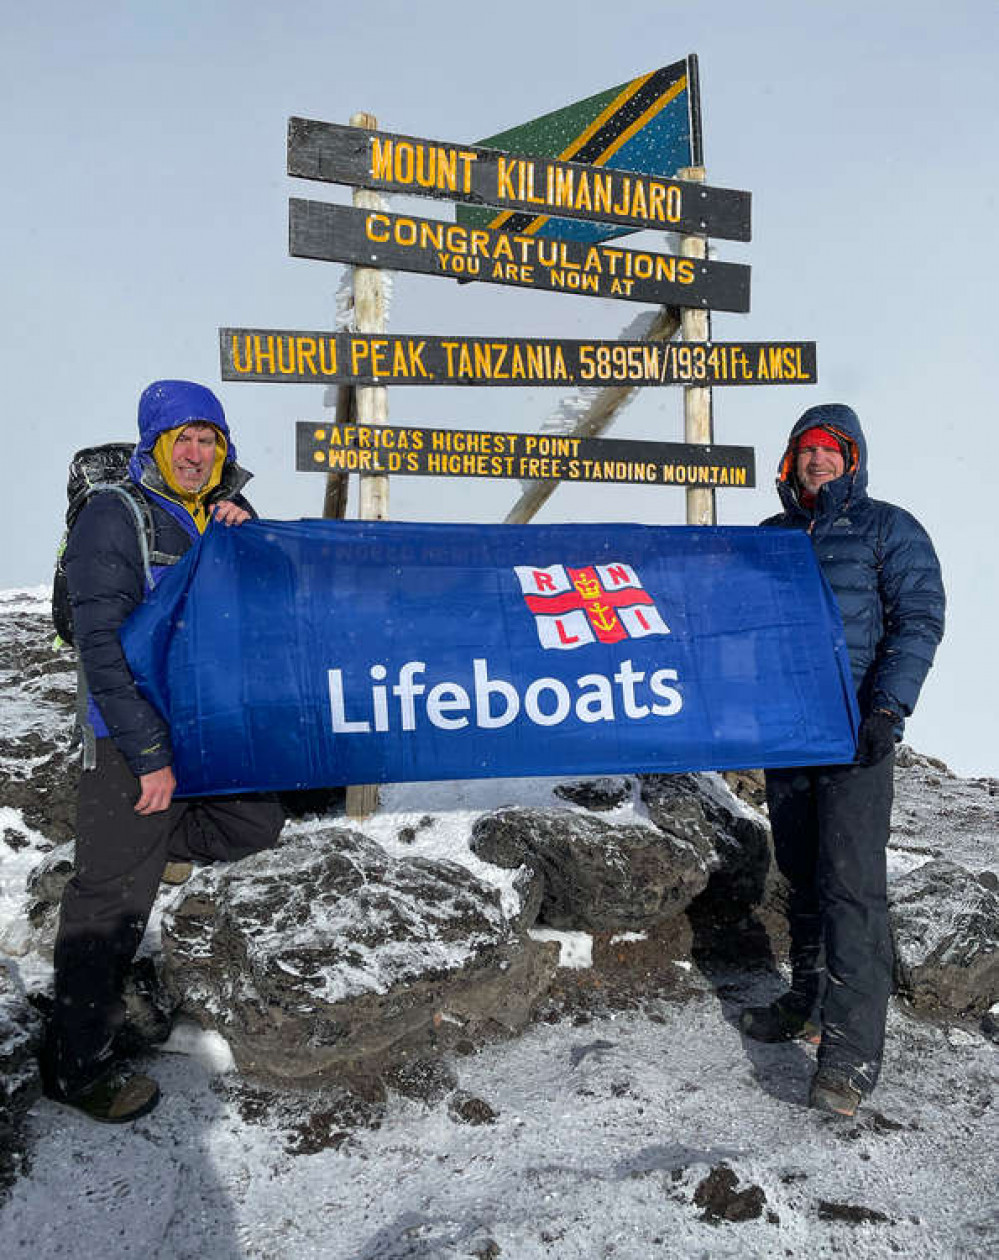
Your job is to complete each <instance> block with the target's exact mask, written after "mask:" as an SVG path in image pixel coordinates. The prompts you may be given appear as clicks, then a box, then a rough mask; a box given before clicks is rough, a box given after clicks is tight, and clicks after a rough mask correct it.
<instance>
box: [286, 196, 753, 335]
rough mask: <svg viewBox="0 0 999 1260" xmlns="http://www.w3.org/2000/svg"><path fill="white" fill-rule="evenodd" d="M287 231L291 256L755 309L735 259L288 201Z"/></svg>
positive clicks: (719, 307) (587, 292)
mask: <svg viewBox="0 0 999 1260" xmlns="http://www.w3.org/2000/svg"><path fill="white" fill-rule="evenodd" d="M289 228H290V232H289V253H291V254H292V255H293V256H294V257H296V258H318V259H322V260H325V261H327V262H343V263H358V264H361V265H363V266H365V267H385V268H389V269H390V270H395V271H416V272H421V273H423V274H426V275H434V276H446V277H451V278H452V279H470V280H482V281H485V282H487V283H490V284H509V285H516V286H519V287H522V288H535V289H542V290H544V291H546V292H566V293H576V294H580V295H583V296H589V297H602V298H608V297H618V298H623V299H625V300H627V301H631V302H647V303H649V302H651V303H655V304H657V305H662V304H671V305H676V306H681V307H683V306H695V307H698V306H703V307H707V308H709V309H712V310H723V311H743V312H744V311H748V310H749V268H748V267H745V266H742V265H741V264H738V263H723V262H709V261H707V260H696V259H690V258H680V257H677V256H676V255H673V254H656V253H650V252H648V251H646V250H637V249H618V248H614V247H612V246H610V245H587V244H583V243H581V242H577V241H559V240H549V239H545V238H539V237H536V236H524V235H519V234H515V233H508V232H497V231H494V230H492V229H490V228H466V227H463V226H462V225H461V224H459V223H445V222H443V221H441V220H436V219H423V218H417V217H415V216H410V215H400V214H390V213H388V212H377V211H376V212H369V211H365V210H357V209H354V208H353V207H349V206H336V205H329V204H327V203H325V202H319V201H303V200H301V199H299V198H297V197H293V198H292V199H291V201H290V202H289Z"/></svg>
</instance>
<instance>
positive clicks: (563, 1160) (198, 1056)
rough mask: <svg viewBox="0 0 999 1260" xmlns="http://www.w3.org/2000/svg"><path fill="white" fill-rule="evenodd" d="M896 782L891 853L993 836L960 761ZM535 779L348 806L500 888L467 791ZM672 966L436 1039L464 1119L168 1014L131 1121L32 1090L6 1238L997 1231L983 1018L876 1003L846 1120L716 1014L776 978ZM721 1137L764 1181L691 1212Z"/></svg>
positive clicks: (654, 1238) (799, 1059)
mask: <svg viewBox="0 0 999 1260" xmlns="http://www.w3.org/2000/svg"><path fill="white" fill-rule="evenodd" d="M45 597H46V592H45V591H41V590H40V591H39V592H28V593H24V594H21V593H18V595H17V597H16V598H15V597H14V595H10V596H9V598H6V597H5V596H4V595H3V593H0V613H2V612H3V611H4V610H5V609H6V608H7V607H8V606H9V607H10V608H11V609H12V610H13V609H15V608H16V610H17V611H38V610H39V609H40V608H41V607H42V606H43V602H44V598H45ZM22 603H23V604H24V605H25V607H24V608H23V609H22V608H21V606H20V605H21V604H22ZM934 777H936V779H937V781H936V782H935V783H933V782H928V779H931V778H934ZM900 782H902V783H903V784H904V785H905V791H904V798H903V799H902V800H901V801H900V807H899V811H898V816H899V819H900V822H901V828H900V834H899V841H900V843H899V845H898V847H897V848H896V849H893V855H892V856H893V863H894V864H895V868H896V869H897V870H898V871H899V872H901V871H902V870H905V869H909V868H911V867H912V866H914V865H918V864H920V863H921V862H923V861H926V860H928V859H929V858H930V857H932V856H934V851H935V850H937V849H939V850H941V851H942V850H945V849H946V848H947V847H948V845H953V846H954V848H955V849H957V850H958V852H952V853H951V856H954V857H956V858H957V860H961V861H966V862H967V864H968V865H969V866H971V868H972V869H979V868H980V867H982V866H984V865H991V866H994V865H995V838H994V836H993V835H991V834H985V832H984V831H983V830H982V829H981V828H977V829H976V824H975V819H974V814H973V811H972V814H971V815H968V814H967V812H965V813H964V814H963V815H961V816H960V818H959V817H958V815H959V814H960V811H959V810H958V809H957V808H956V806H955V801H956V800H957V798H958V797H959V796H960V794H961V791H962V781H960V780H955V779H953V778H952V777H950V778H948V776H947V774H946V772H945V771H943V772H941V774H940V775H939V776H935V775H934V773H932V772H926V771H923V770H919V771H918V772H917V771H909V772H906V774H905V775H903V776H902V777H901V779H900ZM553 786H554V784H553V782H551V781H549V780H541V779H531V780H527V781H513V780H495V781H481V782H475V783H439V784H416V785H409V786H401V787H393V788H389V789H387V790H386V791H385V793H384V795H383V809H382V812H380V813H379V814H378V815H377V816H376V817H375V818H374V819H372V820H369V821H368V822H366V823H364V824H362V825H360V826H359V827H358V829H359V830H361V831H363V832H364V833H365V834H367V835H368V836H370V837H371V838H372V839H375V840H377V841H378V842H379V843H380V844H382V845H384V847H385V848H386V849H387V850H388V851H389V852H391V853H395V854H402V853H406V854H409V855H412V854H419V855H421V856H426V857H435V858H448V859H450V860H453V861H459V862H461V863H463V864H464V865H466V866H470V867H471V868H472V869H473V870H474V871H475V872H476V874H478V875H480V876H481V877H482V878H485V879H488V880H489V881H490V882H491V883H493V884H494V885H495V886H497V887H498V888H499V889H500V890H501V892H502V894H503V897H504V901H507V900H510V901H511V902H512V899H513V898H514V894H513V890H512V886H511V884H510V879H511V873H510V872H506V871H499V870H497V868H494V867H491V866H488V865H487V864H486V863H482V862H480V861H479V860H478V859H476V858H475V857H474V856H473V855H471V854H470V853H469V851H468V847H467V836H468V833H469V830H470V827H471V825H472V824H473V822H474V820H475V818H476V817H478V816H479V814H481V813H482V812H483V811H485V810H490V809H496V808H500V807H502V806H506V805H513V804H518V805H550V804H553V803H554V802H555V798H554V797H553V795H552V788H553ZM959 803H960V802H959ZM559 804H561V805H562V806H563V807H564V802H559ZM608 817H614V818H616V819H617V820H618V821H629V822H640V821H642V820H643V811H642V808H641V805H640V803H639V802H637V801H636V800H635V799H634V798H633V799H632V800H631V801H629V802H626V803H625V804H624V805H623V806H621V807H620V809H619V810H618V811H615V813H614V814H611V815H608ZM302 826H303V829H305V830H309V829H310V828H312V829H318V826H319V824H303V825H302ZM8 832H9V833H10V834H11V835H13V836H15V837H16V838H17V839H18V841H20V840H21V839H22V838H23V839H24V841H25V844H24V845H23V846H22V847H19V848H14V847H11V845H10V844H9V843H7V844H0V951H2V954H3V955H4V956H3V957H0V961H2V962H5V963H6V965H8V966H9V967H11V968H12V969H13V970H14V971H15V974H16V975H18V976H20V977H21V978H22V979H23V980H25V981H27V982H29V983H30V984H32V985H35V986H37V985H38V984H39V983H42V982H44V979H45V977H46V975H47V971H48V968H49V964H48V962H47V961H46V959H45V957H44V953H43V952H41V951H39V949H38V941H37V938H36V937H34V936H33V935H32V933H30V932H29V931H28V929H27V925H26V923H25V920H24V911H25V897H24V880H25V878H26V877H27V874H28V873H29V871H30V870H31V869H32V867H33V866H34V865H35V864H36V863H37V861H38V855H39V849H40V848H41V847H42V843H41V837H38V836H37V834H32V833H30V829H26V828H25V826H24V823H23V820H22V819H21V817H20V815H19V814H18V813H17V812H16V811H14V810H11V809H9V808H5V807H3V806H2V803H0V833H2V834H4V835H6V834H7V833H8ZM989 854H991V861H986V860H985V857H984V856H983V855H989ZM180 891H181V890H174V891H172V892H165V893H164V894H163V896H162V897H161V898H160V901H159V903H158V914H157V916H155V918H154V922H153V923H152V924H151V928H150V932H149V933H148V936H147V941H146V943H145V948H146V949H155V948H156V946H157V942H158V919H159V914H161V913H162V908H163V906H164V905H165V904H167V901H168V899H169V898H171V897H174V896H178V895H180ZM582 935H583V934H571V935H569V936H566V937H565V938H564V939H565V941H566V950H565V956H564V959H563V962H564V963H565V964H567V965H571V966H573V967H577V968H578V967H580V966H584V967H585V966H586V965H588V963H589V957H588V941H587V940H586V939H585V938H584V939H578V938H579V937H582ZM617 945H618V948H619V949H627V948H628V945H629V942H628V940H626V939H625V938H624V937H623V936H622V937H621V938H620V939H619V940H618V942H617ZM688 966H690V965H689V964H688ZM576 974H578V972H577V973H576ZM686 979H687V981H688V982H689V983H687V984H685V991H687V992H688V993H689V991H690V990H691V989H693V996H687V997H686V998H685V999H684V1000H683V1001H679V1000H667V999H661V1000H659V1001H656V1002H653V1003H651V1004H648V1005H647V1006H646V1008H645V1009H644V1011H642V1012H638V1011H629V1012H624V1013H616V1014H614V1013H607V1014H606V1015H603V1016H599V1017H595V1018H591V1017H588V1016H585V1015H578V1016H576V1017H575V1019H571V1018H563V1019H561V1020H560V1021H559V1022H556V1023H552V1024H548V1023H539V1024H538V1025H536V1026H534V1027H533V1028H531V1029H530V1030H529V1031H528V1032H527V1033H525V1034H524V1035H523V1036H522V1037H520V1038H518V1039H516V1040H514V1041H511V1042H507V1043H505V1044H500V1045H496V1046H492V1047H488V1048H486V1049H483V1050H481V1051H480V1052H479V1053H477V1054H475V1055H472V1056H469V1057H457V1058H455V1059H454V1060H453V1061H452V1063H451V1065H450V1066H451V1068H452V1070H453V1072H454V1074H455V1075H456V1076H457V1079H458V1083H459V1087H460V1089H461V1090H462V1091H465V1093H466V1094H467V1095H468V1096H471V1097H472V1098H473V1099H478V1100H481V1102H482V1103H483V1104H488V1108H487V1107H484V1106H479V1107H478V1109H477V1112H476V1113H475V1114H477V1117H478V1118H479V1119H482V1120H484V1121H487V1122H484V1123H479V1124H469V1123H464V1122H461V1120H460V1119H459V1118H457V1116H456V1114H455V1113H454V1111H453V1109H452V1108H451V1107H449V1105H448V1099H447V1098H443V1099H442V1100H441V1101H439V1102H434V1103H429V1104H425V1103H417V1102H414V1101H412V1100H409V1099H407V1098H404V1097H402V1096H400V1095H396V1094H390V1095H389V1097H388V1100H387V1102H386V1103H385V1105H384V1107H377V1106H374V1105H365V1104H360V1103H350V1102H348V1101H347V1100H346V1099H345V1098H344V1097H343V1096H341V1095H340V1094H339V1093H338V1092H337V1091H331V1090H327V1091H322V1092H318V1091H317V1092H310V1093H301V1094H288V1093H283V1094H270V1093H268V1092H266V1091H262V1090H260V1089H259V1088H257V1087H255V1086H254V1085H252V1084H251V1083H248V1082H245V1081H243V1080H242V1079H241V1078H240V1077H239V1076H238V1074H236V1073H235V1072H234V1071H233V1070H232V1058H231V1055H230V1054H229V1051H228V1047H227V1046H226V1044H225V1042H224V1041H222V1039H221V1038H219V1037H218V1036H217V1035H214V1034H205V1033H202V1032H200V1031H199V1030H198V1029H196V1028H194V1027H193V1026H191V1025H187V1024H181V1025H179V1026H178V1028H177V1029H176V1030H175V1033H174V1036H173V1037H172V1039H171V1042H170V1043H169V1045H168V1047H167V1048H166V1050H167V1052H161V1053H160V1054H159V1055H157V1056H156V1057H155V1059H154V1060H153V1061H152V1062H151V1064H150V1070H151V1071H152V1072H153V1073H154V1074H155V1075H156V1076H157V1078H158V1079H159V1081H160V1083H161V1086H162V1088H163V1095H164V1097H163V1101H162V1103H161V1104H160V1106H159V1108H158V1109H157V1110H156V1111H155V1112H153V1113H152V1114H151V1115H150V1116H148V1117H146V1118H145V1119H143V1120H141V1121H139V1122H137V1123H136V1124H134V1125H129V1126H123V1127H121V1128H118V1127H109V1126H99V1125H95V1124H93V1123H92V1122H90V1121H87V1120H85V1119H84V1118H83V1117H81V1116H79V1115H77V1114H75V1113H73V1112H71V1111H69V1110H67V1109H65V1108H61V1107H59V1106H57V1105H55V1104H53V1103H51V1102H48V1101H46V1100H42V1101H40V1102H38V1103H37V1104H36V1105H35V1107H34V1109H33V1111H32V1113H31V1114H30V1116H29V1128H30V1134H31V1141H32V1163H31V1167H30V1170H29V1172H28V1174H27V1176H25V1177H24V1178H22V1179H21V1180H20V1181H18V1182H17V1183H15V1185H14V1187H13V1188H12V1190H11V1192H10V1195H9V1197H8V1199H7V1200H6V1202H5V1203H4V1205H3V1207H2V1208H0V1256H2V1257H4V1258H5V1260H15V1258H17V1257H21V1256H30V1257H32V1260H38V1258H41V1260H49V1257H67V1258H69V1260H75V1258H76V1257H82V1256H90V1255H97V1256H106V1257H111V1258H115V1260H117V1258H118V1257H143V1260H146V1258H150V1257H155V1258H156V1260H189V1258H190V1260H194V1258H195V1257H197V1258H198V1260H244V1258H246V1260H250V1258H254V1260H256V1258H260V1260H271V1258H273V1257H280V1258H281V1260H309V1258H312V1257H315V1258H317V1260H318V1258H322V1260H452V1258H454V1260H457V1258H458V1257H467V1256H479V1257H501V1258H502V1260H540V1258H542V1257H545V1258H550V1257H555V1258H556V1260H577V1258H578V1260H596V1258H598V1257H599V1258H603V1257H613V1258H614V1260H646V1258H647V1257H654V1256H660V1255H661V1256H664V1257H683V1258H684V1260H686V1258H687V1257H729V1256H731V1257H763V1256H792V1257H797V1256H801V1257H809V1258H810V1260H811V1258H820V1257H827V1256H828V1257H832V1256H842V1255H850V1256H855V1257H859V1258H860V1260H866V1258H867V1257H882V1256H885V1257H887V1256H899V1255H901V1256H905V1257H909V1258H912V1260H918V1258H920V1257H926V1258H927V1260H930V1258H932V1260H938V1258H940V1257H969V1258H970V1257H986V1256H993V1255H996V1254H999V1196H997V1186H999V1144H997V1142H996V1114H997V1112H996V1092H997V1085H999V1051H997V1048H996V1046H995V1045H993V1044H992V1043H990V1042H989V1041H988V1040H986V1038H985V1037H984V1036H983V1035H982V1034H981V1032H980V1031H979V1030H978V1029H977V1028H976V1027H974V1026H972V1025H970V1024H969V1025H967V1026H961V1027H957V1026H955V1027H950V1028H948V1027H944V1026H941V1025H938V1024H933V1023H928V1022H921V1021H917V1020H915V1019H913V1018H912V1017H911V1016H909V1015H908V1014H906V1013H905V1012H904V1011H902V1010H901V1009H893V1011H892V1014H891V1019H890V1023H889V1040H888V1053H887V1058H886V1066H885V1075H884V1079H883V1083H882V1085H881V1087H880V1088H879V1090H878V1092H877V1093H876V1094H875V1095H874V1097H873V1098H872V1099H871V1100H870V1102H869V1104H868V1105H867V1106H866V1107H865V1108H864V1109H863V1111H862V1112H861V1114H860V1116H859V1117H858V1118H857V1120H855V1121H837V1120H832V1119H830V1118H827V1117H824V1116H820V1115H817V1114H815V1113H812V1112H810V1111H808V1109H807V1108H806V1107H805V1105H804V1103H805V1097H806V1091H807V1083H808V1079H809V1076H810V1074H811V1071H812V1061H811V1056H812V1052H811V1051H808V1050H806V1049H805V1048H803V1047H801V1046H795V1045H792V1046H775V1047H771V1046H760V1045H756V1044H755V1043H750V1042H745V1041H744V1040H743V1039H742V1038H741V1037H740V1035H739V1033H738V1031H737V1030H736V1028H735V1027H734V1026H733V1020H734V1016H735V1013H736V1012H737V1010H738V1008H739V1007H740V1006H741V1005H742V1004H744V1003H745V1002H747V1001H753V1000H756V1001H760V1000H766V999H767V998H769V997H770V996H771V994H772V985H773V979H772V978H770V979H763V978H760V977H758V976H756V977H754V976H751V975H747V974H733V975H731V976H727V977H718V976H715V977H713V983H712V982H709V981H708V980H707V979H706V978H704V977H701V976H700V974H699V973H698V971H697V969H696V967H690V970H689V972H688V973H687V974H686ZM489 1109H491V1113H493V1114H492V1118H491V1122H488V1121H489V1120H490V1110H489ZM721 1164H725V1165H727V1166H728V1167H730V1168H731V1169H732V1170H733V1172H734V1173H735V1175H736V1176H737V1178H738V1189H739V1190H742V1189H743V1188H749V1187H752V1186H754V1185H755V1186H758V1187H760V1189H761V1190H762V1192H763V1194H764V1195H765V1197H766V1201H765V1204H764V1205H763V1210H762V1213H761V1214H760V1215H759V1216H758V1217H756V1218H755V1219H747V1220H741V1221H731V1220H724V1221H720V1222H714V1223H713V1222H711V1221H709V1220H706V1219H704V1216H705V1213H704V1211H703V1209H702V1207H701V1206H699V1205H698V1204H697V1203H695V1201H694V1196H695V1191H696V1189H697V1187H698V1185H699V1184H700V1183H701V1182H702V1181H703V1180H704V1179H705V1178H706V1177H707V1175H708V1174H709V1173H710V1171H711V1170H712V1169H714V1168H717V1167H718V1166H719V1165H721Z"/></svg>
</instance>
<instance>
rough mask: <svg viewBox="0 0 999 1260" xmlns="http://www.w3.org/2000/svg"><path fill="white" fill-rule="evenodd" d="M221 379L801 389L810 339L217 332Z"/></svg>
mask: <svg viewBox="0 0 999 1260" xmlns="http://www.w3.org/2000/svg"><path fill="white" fill-rule="evenodd" d="M219 354H220V358H221V363H222V379H223V380H224V381H288V382H301V383H309V384H314V383H317V382H323V383H329V382H350V383H354V384H359V385H369V384H384V385H561V386H566V385H805V384H811V383H813V382H814V381H815V379H816V372H815V343H814V342H813V341H785V342H760V341H741V342H740V341H728V342H726V341H715V342H710V341H707V342H677V341H672V342H663V343H657V342H648V341H572V340H565V341H556V340H551V339H548V338H534V337H459V336H455V337H440V336H431V335H427V336H424V337H417V336H411V335H407V334H401V333H393V334H385V335H376V334H370V333H332V332H292V331H281V330H278V329H266V328H220V329H219Z"/></svg>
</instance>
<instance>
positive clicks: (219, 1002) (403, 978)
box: [163, 827, 558, 1092]
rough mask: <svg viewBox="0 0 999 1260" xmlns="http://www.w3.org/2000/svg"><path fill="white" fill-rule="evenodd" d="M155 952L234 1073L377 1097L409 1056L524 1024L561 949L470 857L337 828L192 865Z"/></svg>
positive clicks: (504, 1033)
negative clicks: (406, 848)
mask: <svg viewBox="0 0 999 1260" xmlns="http://www.w3.org/2000/svg"><path fill="white" fill-rule="evenodd" d="M163 948H164V953H165V958H166V976H167V980H168V983H169V984H170V987H171V988H172V990H173V991H174V992H175V993H176V994H177V996H178V998H179V999H180V1000H181V1001H182V1003H183V1009H184V1011H185V1012H186V1013H187V1014H189V1015H192V1016H193V1017H194V1018H195V1019H197V1020H198V1021H199V1022H200V1023H202V1024H203V1025H206V1026H208V1027H211V1028H214V1029H216V1030H217V1031H219V1032H220V1033H221V1034H222V1035H223V1036H224V1037H225V1038H226V1040H227V1041H228V1042H229V1044H230V1046H231V1047H232V1051H233V1054H234V1056H235V1058H236V1062H237V1064H238V1066H239V1067H240V1069H241V1070H242V1071H243V1072H245V1073H248V1074H250V1075H255V1076H259V1077H262V1078H264V1079H265V1080H266V1079H269V1080H272V1081H279V1082H283V1083H299V1084H303V1085H319V1084H324V1083H326V1082H329V1081H339V1080H351V1081H354V1082H356V1083H357V1087H358V1088H359V1089H362V1090H363V1089H374V1090H375V1091H376V1092H377V1089H378V1088H380V1087H381V1086H380V1081H381V1076H382V1074H383V1073H384V1072H385V1071H387V1070H388V1068H389V1067H390V1066H392V1065H394V1064H398V1063H400V1062H402V1061H404V1060H405V1059H406V1058H408V1057H411V1056H417V1057H418V1056H439V1055H441V1054H442V1053H443V1052H445V1051H448V1050H449V1049H451V1048H452V1047H454V1046H455V1045H456V1044H457V1043H458V1042H459V1041H461V1042H467V1041H470V1042H472V1043H473V1044H482V1043H484V1042H486V1041H488V1040H492V1039H494V1038H496V1037H500V1036H507V1035H510V1034H512V1033H516V1032H518V1031H520V1030H521V1029H522V1028H523V1027H524V1026H525V1025H526V1023H527V1021H528V1019H529V1017H530V1015H531V1012H532V1010H533V1008H534V1006H535V1005H536V1003H537V1002H538V1000H539V999H540V998H541V996H542V995H543V994H544V993H545V992H546V991H547V988H548V986H549V984H550V982H551V979H552V976H553V974H554V971H555V967H556V965H557V959H558V951H557V948H556V947H554V946H551V945H542V944H539V943H537V942H534V941H531V940H529V939H527V938H526V937H525V938H521V937H519V936H518V935H517V934H516V933H515V931H514V930H513V928H512V927H511V925H510V923H509V922H508V921H507V920H506V919H505V917H504V916H503V913H502V911H501V909H500V905H499V896H498V893H497V892H496V891H495V890H494V889H492V888H489V887H487V886H486V885H485V884H483V883H482V882H481V881H480V880H478V879H477V878H476V877H475V876H474V875H472V874H471V872H469V871H468V870H466V869H465V868H464V867H460V866H457V865H455V864H452V863H449V862H432V861H429V860H426V859H422V858H409V857H407V858H403V859H392V858H390V857H389V856H388V855H387V854H386V853H385V851H384V850H383V849H382V848H380V846H378V845H377V844H375V843H374V842H373V841H371V840H368V839H367V838H366V837H364V836H363V835H361V834H359V833H358V832H355V831H350V830H346V829H339V828H335V827H330V828H327V829H324V830H320V831H313V832H310V833H307V834H305V835H299V836H297V837H292V838H290V839H289V841H288V843H286V844H284V845H283V846H282V847H281V848H279V849H276V850H273V851H271V852H269V853H262V854H258V855H255V856H253V857H251V858H247V859H246V860H244V861H242V862H239V863H235V864H233V865H231V866H225V867H220V868H217V869H213V868H206V869H205V870H203V871H200V872H198V874H196V875H195V877H194V878H193V879H192V880H191V882H190V884H188V885H187V888H186V891H185V895H184V897H183V899H182V900H180V901H179V902H177V903H176V904H175V905H174V907H173V909H172V911H169V912H167V913H166V914H165V915H164V921H163ZM373 1082H374V1084H373Z"/></svg>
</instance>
